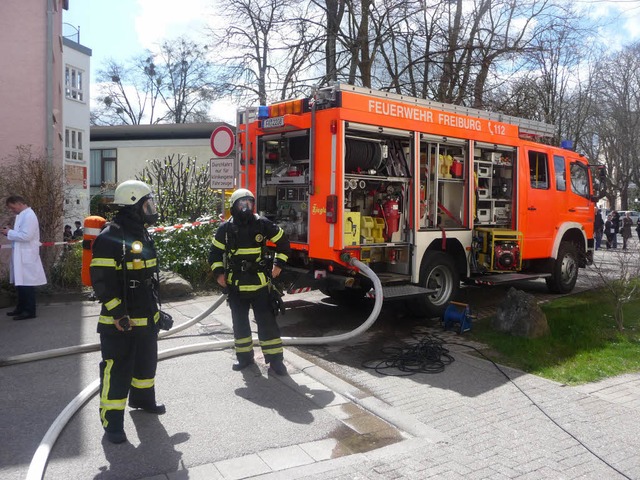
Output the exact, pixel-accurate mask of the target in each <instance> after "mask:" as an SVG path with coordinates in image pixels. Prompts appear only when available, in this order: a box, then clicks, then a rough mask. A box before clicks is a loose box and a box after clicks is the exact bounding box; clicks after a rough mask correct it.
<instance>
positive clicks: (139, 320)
mask: <svg viewBox="0 0 640 480" xmlns="http://www.w3.org/2000/svg"><path fill="white" fill-rule="evenodd" d="M113 205H114V206H115V208H116V209H117V213H116V215H115V216H114V218H113V220H112V221H111V222H110V223H108V224H107V225H106V226H105V228H104V229H103V230H102V231H101V232H100V234H99V235H98V236H97V237H96V239H95V241H94V243H93V249H92V250H93V257H92V260H91V266H90V273H91V283H92V285H93V289H94V291H95V294H96V297H97V298H98V300H100V302H101V303H102V309H101V311H100V317H99V318H98V333H99V334H100V350H101V354H102V361H101V362H100V420H101V422H102V426H103V428H104V430H105V434H106V438H107V440H109V441H110V442H112V443H122V442H125V441H126V440H127V436H126V434H125V432H124V410H125V404H126V402H127V396H128V397H129V407H131V408H140V409H142V410H144V411H145V412H149V413H153V414H163V413H165V411H166V409H165V406H164V405H162V404H159V403H156V393H155V376H156V367H157V364H158V331H159V330H160V329H165V330H168V329H169V328H170V327H171V323H172V322H173V321H172V320H171V318H170V316H168V315H167V314H165V313H163V312H161V311H160V306H159V297H158V261H157V258H156V249H155V246H154V243H153V240H152V239H151V236H150V235H149V232H148V231H147V229H146V227H145V225H153V224H154V223H155V222H156V221H157V220H158V213H157V210H156V205H155V203H154V200H153V194H152V192H151V188H149V185H147V184H146V183H144V182H141V181H138V180H128V181H125V182H122V183H121V184H120V185H118V187H117V188H116V190H115V193H114V198H113Z"/></svg>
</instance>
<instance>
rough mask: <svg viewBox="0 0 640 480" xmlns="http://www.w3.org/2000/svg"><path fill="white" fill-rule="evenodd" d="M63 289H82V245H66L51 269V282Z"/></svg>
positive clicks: (79, 243)
mask: <svg viewBox="0 0 640 480" xmlns="http://www.w3.org/2000/svg"><path fill="white" fill-rule="evenodd" d="M50 283H51V284H52V285H53V286H56V287H61V288H81V287H82V243H81V242H78V243H73V244H70V245H65V246H64V247H63V248H62V253H61V254H60V256H59V257H58V259H57V260H56V261H55V263H54V264H53V267H52V268H51V282H50Z"/></svg>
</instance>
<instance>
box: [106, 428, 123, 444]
mask: <svg viewBox="0 0 640 480" xmlns="http://www.w3.org/2000/svg"><path fill="white" fill-rule="evenodd" d="M104 434H105V436H106V437H107V440H109V441H110V442H111V443H124V442H126V441H127V434H126V433H124V431H123V430H120V431H119V432H108V431H106V430H105V432H104Z"/></svg>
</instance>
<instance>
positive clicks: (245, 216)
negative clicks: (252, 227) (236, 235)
mask: <svg viewBox="0 0 640 480" xmlns="http://www.w3.org/2000/svg"><path fill="white" fill-rule="evenodd" d="M254 205H255V200H254V199H253V198H251V197H243V198H239V199H238V200H236V201H235V202H234V204H233V207H232V209H231V214H232V215H233V218H234V219H235V221H236V222H238V223H239V224H246V223H249V222H250V221H251V220H252V219H253V207H254Z"/></svg>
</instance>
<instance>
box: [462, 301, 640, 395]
mask: <svg viewBox="0 0 640 480" xmlns="http://www.w3.org/2000/svg"><path fill="white" fill-rule="evenodd" d="M541 308H542V310H543V312H544V313H545V315H546V316H547V321H548V323H549V329H550V330H551V334H550V335H549V336H547V337H544V338H537V339H527V338H519V337H514V336H511V335H508V334H504V333H499V332H496V331H493V330H492V329H491V320H490V319H484V320H480V321H476V322H475V323H474V327H473V329H472V331H471V332H470V333H471V335H470V338H471V339H473V340H476V341H478V342H481V343H484V344H486V345H488V347H489V350H488V351H485V352H483V353H484V354H485V355H486V356H487V357H489V358H491V359H492V360H494V361H495V362H497V363H501V364H503V365H508V366H511V367H514V368H518V369H520V370H523V371H525V372H528V373H532V374H534V375H539V376H541V377H545V378H549V379H552V380H556V381H558V382H562V383H566V384H569V385H576V384H581V383H587V382H594V381H597V380H601V379H603V378H607V377H612V376H615V375H620V374H622V373H628V372H636V371H639V370H640V299H639V300H635V301H632V302H630V303H628V304H626V305H625V306H624V324H625V330H624V331H623V332H619V331H618V330H617V328H616V326H615V321H614V319H613V315H612V312H613V309H614V307H613V303H612V301H611V300H610V299H609V298H608V297H607V295H606V294H605V293H603V292H601V291H596V290H592V291H587V292H582V293H579V294H576V295H571V296H567V297H562V298H558V299H557V300H553V301H551V302H548V303H545V304H543V305H541Z"/></svg>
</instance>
